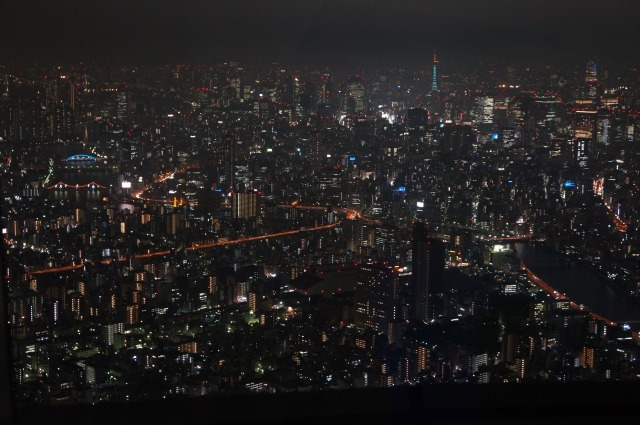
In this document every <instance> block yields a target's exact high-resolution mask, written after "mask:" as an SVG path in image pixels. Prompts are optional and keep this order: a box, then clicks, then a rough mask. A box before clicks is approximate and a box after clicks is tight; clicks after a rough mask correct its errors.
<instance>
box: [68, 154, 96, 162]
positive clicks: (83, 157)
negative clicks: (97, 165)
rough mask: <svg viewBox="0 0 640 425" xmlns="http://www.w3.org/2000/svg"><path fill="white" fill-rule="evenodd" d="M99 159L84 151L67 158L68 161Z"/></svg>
mask: <svg viewBox="0 0 640 425" xmlns="http://www.w3.org/2000/svg"><path fill="white" fill-rule="evenodd" d="M97 161H98V160H97V159H96V157H95V156H91V155H87V154H84V153H79V154H76V155H71V156H70V157H69V158H67V162H97Z"/></svg>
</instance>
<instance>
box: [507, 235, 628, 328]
mask: <svg viewBox="0 0 640 425" xmlns="http://www.w3.org/2000/svg"><path fill="white" fill-rule="evenodd" d="M514 248H515V249H516V251H517V254H518V257H520V259H521V260H522V261H523V262H524V263H525V264H526V266H527V267H528V268H529V270H531V271H532V272H533V273H534V274H535V275H536V276H538V277H539V278H540V279H542V280H543V281H545V282H546V283H547V284H548V285H550V286H551V287H552V288H553V289H555V290H556V291H558V292H559V293H561V294H565V295H566V296H567V297H569V299H571V301H573V302H575V303H576V304H582V305H584V306H585V307H587V308H588V309H589V310H591V311H593V312H594V313H596V314H599V315H601V316H603V317H605V318H607V319H609V320H612V321H614V322H617V323H634V322H640V302H638V301H637V300H634V299H633V298H631V297H630V296H629V295H626V294H625V293H624V292H622V291H621V290H618V289H614V288H612V287H611V285H610V284H609V283H608V282H607V280H606V278H605V277H603V276H601V275H599V274H598V273H597V272H596V271H595V270H592V269H590V268H589V267H588V266H586V265H583V264H576V263H575V262H570V261H567V260H566V259H565V257H563V256H562V255H561V254H558V253H555V252H553V251H552V250H549V249H547V248H543V247H540V246H536V245H532V244H527V243H517V244H514Z"/></svg>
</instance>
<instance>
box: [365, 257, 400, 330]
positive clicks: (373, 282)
mask: <svg viewBox="0 0 640 425" xmlns="http://www.w3.org/2000/svg"><path fill="white" fill-rule="evenodd" d="M398 282H399V273H398V270H397V269H395V268H391V267H387V266H384V265H378V264H367V265H363V266H361V267H360V270H359V271H358V276H357V280H356V294H355V310H356V311H355V323H356V326H358V327H360V328H371V329H374V330H376V331H378V332H382V333H385V334H387V335H388V336H389V337H391V335H389V331H388V329H389V323H390V322H393V321H395V320H396V319H397V316H398V315H399V311H398V286H399V283H398Z"/></svg>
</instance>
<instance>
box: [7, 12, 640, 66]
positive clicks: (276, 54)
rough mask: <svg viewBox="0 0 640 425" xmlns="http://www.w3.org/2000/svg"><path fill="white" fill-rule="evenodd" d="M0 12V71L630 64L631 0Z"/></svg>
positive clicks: (637, 28) (638, 44) (639, 30)
mask: <svg viewBox="0 0 640 425" xmlns="http://www.w3.org/2000/svg"><path fill="white" fill-rule="evenodd" d="M0 3H2V6H0V16H2V21H1V28H0V43H1V47H0V63H11V62H15V61H27V62H28V61H31V62H32V61H38V62H51V61H53V62H68V61H73V62H76V61H81V60H82V61H122V62H125V63H148V62H153V63H170V62H181V63H217V62H221V61H228V60H241V61H247V60H268V61H281V62H291V63H298V62H299V63H328V64H331V63H340V62H342V61H349V62H358V61H362V62H382V63H384V62H391V63H397V62H400V63H405V64H411V63H418V64H420V63H423V62H425V63H426V62H428V61H429V56H430V52H431V51H432V50H433V48H437V49H438V50H439V51H440V52H441V56H443V57H445V58H450V59H451V60H455V59H465V60H466V61H468V62H473V61H478V60H483V61H497V60H505V61H524V62H531V63H536V62H539V61H542V62H546V63H558V62H563V61H578V62H583V61H584V60H585V58H594V59H598V60H603V61H610V62H617V63H624V64H637V63H638V62H640V24H639V22H640V2H638V1H634V0H607V1H600V0H599V1H596V0H538V1H531V0H518V1H516V0H511V1H505V0H440V1H435V0H423V1H419V0H387V1H379V0H322V1H309V0H263V1H256V0H244V1H243V0H208V1H204V0H155V1H150V0H114V1H96V0H85V1H70V0H55V1H46V0H4V1H3V2H0Z"/></svg>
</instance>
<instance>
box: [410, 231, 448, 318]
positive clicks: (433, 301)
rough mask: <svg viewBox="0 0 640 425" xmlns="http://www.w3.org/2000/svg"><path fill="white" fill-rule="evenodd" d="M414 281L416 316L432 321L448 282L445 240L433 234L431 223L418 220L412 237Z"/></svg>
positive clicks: (412, 279)
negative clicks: (445, 279)
mask: <svg viewBox="0 0 640 425" xmlns="http://www.w3.org/2000/svg"><path fill="white" fill-rule="evenodd" d="M411 254H412V257H411V265H412V272H411V282H412V286H413V290H414V291H415V304H414V312H413V313H414V314H413V316H414V318H415V319H416V320H419V321H422V322H430V321H432V320H433V319H435V318H436V317H438V310H439V308H438V305H439V303H438V302H437V301H438V299H441V294H442V292H443V290H444V289H443V281H444V263H445V257H444V254H445V246H444V242H443V241H441V240H438V239H433V238H430V237H429V232H428V229H427V225H426V224H425V223H422V222H417V223H415V224H414V226H413V235H412V238H411Z"/></svg>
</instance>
